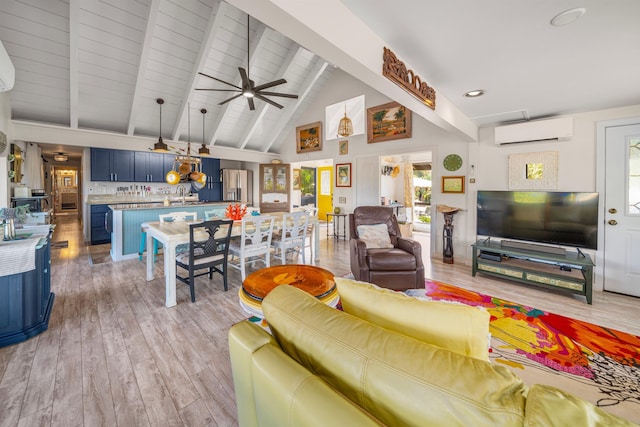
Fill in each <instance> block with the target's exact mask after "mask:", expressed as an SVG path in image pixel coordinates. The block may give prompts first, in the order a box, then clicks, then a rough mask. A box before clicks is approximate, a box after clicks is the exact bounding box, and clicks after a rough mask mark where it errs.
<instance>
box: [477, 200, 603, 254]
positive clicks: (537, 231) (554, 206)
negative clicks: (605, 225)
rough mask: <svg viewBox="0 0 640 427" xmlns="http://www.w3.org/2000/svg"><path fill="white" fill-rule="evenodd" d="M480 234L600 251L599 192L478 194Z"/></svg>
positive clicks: (478, 227) (478, 226)
mask: <svg viewBox="0 0 640 427" xmlns="http://www.w3.org/2000/svg"><path fill="white" fill-rule="evenodd" d="M477 234H478V235H479V236H487V237H499V238H505V239H516V240H526V241H531V242H539V243H550V244H555V245H562V246H572V247H578V248H586V249H597V246H598V193H583V192H559V191H558V192H555V191H484V190H481V191H478V205H477Z"/></svg>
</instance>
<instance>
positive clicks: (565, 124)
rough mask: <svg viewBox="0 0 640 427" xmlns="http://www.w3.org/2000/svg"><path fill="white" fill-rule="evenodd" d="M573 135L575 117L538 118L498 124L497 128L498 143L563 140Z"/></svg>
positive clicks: (496, 138)
mask: <svg viewBox="0 0 640 427" xmlns="http://www.w3.org/2000/svg"><path fill="white" fill-rule="evenodd" d="M571 137H573V118H572V117H561V118H557V119H548V120H536V121H532V122H524V123H516V124H513V125H506V126H498V127H496V129H495V141H496V144H497V145H503V144H516V143H519V142H531V141H551V140H556V141H563V140H567V139H570V138H571Z"/></svg>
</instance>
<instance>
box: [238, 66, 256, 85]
mask: <svg viewBox="0 0 640 427" xmlns="http://www.w3.org/2000/svg"><path fill="white" fill-rule="evenodd" d="M238 71H240V78H241V79H242V87H243V88H245V87H247V86H249V87H250V88H253V84H251V83H252V82H251V81H250V80H249V76H248V75H247V71H246V70H245V69H244V68H242V67H238Z"/></svg>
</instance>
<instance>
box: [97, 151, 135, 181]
mask: <svg viewBox="0 0 640 427" xmlns="http://www.w3.org/2000/svg"><path fill="white" fill-rule="evenodd" d="M134 154H135V152H133V151H126V150H111V149H108V148H92V149H91V181H114V182H133V181H134Z"/></svg>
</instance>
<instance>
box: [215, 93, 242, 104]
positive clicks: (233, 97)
mask: <svg viewBox="0 0 640 427" xmlns="http://www.w3.org/2000/svg"><path fill="white" fill-rule="evenodd" d="M241 96H242V94H241V93H239V94H237V95H236V96H232V97H231V98H229V99H225V100H224V101H222V102H219V103H218V105H223V104H226V103H227V102H229V101H233V100H234V99H236V98H239V97H241Z"/></svg>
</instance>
